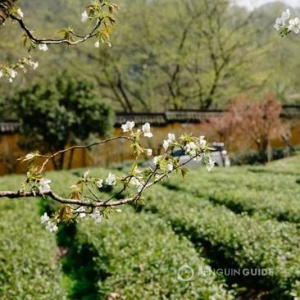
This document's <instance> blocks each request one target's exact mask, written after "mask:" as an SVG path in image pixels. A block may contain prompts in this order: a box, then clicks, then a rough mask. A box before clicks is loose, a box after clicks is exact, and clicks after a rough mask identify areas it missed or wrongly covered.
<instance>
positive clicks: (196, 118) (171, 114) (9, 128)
mask: <svg viewBox="0 0 300 300" xmlns="http://www.w3.org/2000/svg"><path fill="white" fill-rule="evenodd" d="M220 113H222V111H221V110H209V111H199V110H180V111H178V110H170V111H166V112H163V113H121V112H116V122H115V126H116V127H119V126H121V125H122V124H124V123H126V122H127V121H134V122H135V123H136V124H139V125H140V124H145V123H146V122H149V123H150V124H151V125H154V126H164V125H166V124H168V123H174V122H179V123H199V122H201V121H204V120H207V119H209V118H210V117H212V116H214V115H218V114H220ZM281 117H283V118H295V119H300V105H283V107H282V112H281ZM17 131H18V122H16V121H13V120H9V121H2V122H0V133H14V132H17Z"/></svg>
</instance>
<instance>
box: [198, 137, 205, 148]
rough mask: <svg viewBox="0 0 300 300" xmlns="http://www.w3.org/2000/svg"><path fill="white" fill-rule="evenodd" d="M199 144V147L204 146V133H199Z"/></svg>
mask: <svg viewBox="0 0 300 300" xmlns="http://www.w3.org/2000/svg"><path fill="white" fill-rule="evenodd" d="M199 146H200V148H204V147H205V146H206V140H205V139H204V135H201V136H200V138H199Z"/></svg>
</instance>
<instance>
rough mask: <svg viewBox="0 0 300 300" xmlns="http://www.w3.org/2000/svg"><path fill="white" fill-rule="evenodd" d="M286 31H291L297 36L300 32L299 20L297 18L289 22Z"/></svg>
mask: <svg viewBox="0 0 300 300" xmlns="http://www.w3.org/2000/svg"><path fill="white" fill-rule="evenodd" d="M288 29H289V30H290V31H293V32H294V33H296V34H298V33H299V31H300V20H299V18H295V19H292V20H289V26H288Z"/></svg>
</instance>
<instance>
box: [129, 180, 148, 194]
mask: <svg viewBox="0 0 300 300" xmlns="http://www.w3.org/2000/svg"><path fill="white" fill-rule="evenodd" d="M130 183H131V184H132V185H134V186H137V191H138V193H139V192H140V191H141V190H142V189H143V187H144V184H145V183H144V182H142V181H140V180H139V179H137V178H136V177H132V178H131V180H130Z"/></svg>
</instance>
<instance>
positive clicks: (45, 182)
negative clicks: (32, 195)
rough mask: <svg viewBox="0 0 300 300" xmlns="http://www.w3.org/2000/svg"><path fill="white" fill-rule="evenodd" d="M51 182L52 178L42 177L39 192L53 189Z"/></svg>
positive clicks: (42, 192)
mask: <svg viewBox="0 0 300 300" xmlns="http://www.w3.org/2000/svg"><path fill="white" fill-rule="evenodd" d="M50 182H51V180H50V179H46V178H42V179H41V180H40V182H39V185H38V188H39V192H40V193H41V194H44V193H48V192H50V191H51V187H50V185H49V183H50Z"/></svg>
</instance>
